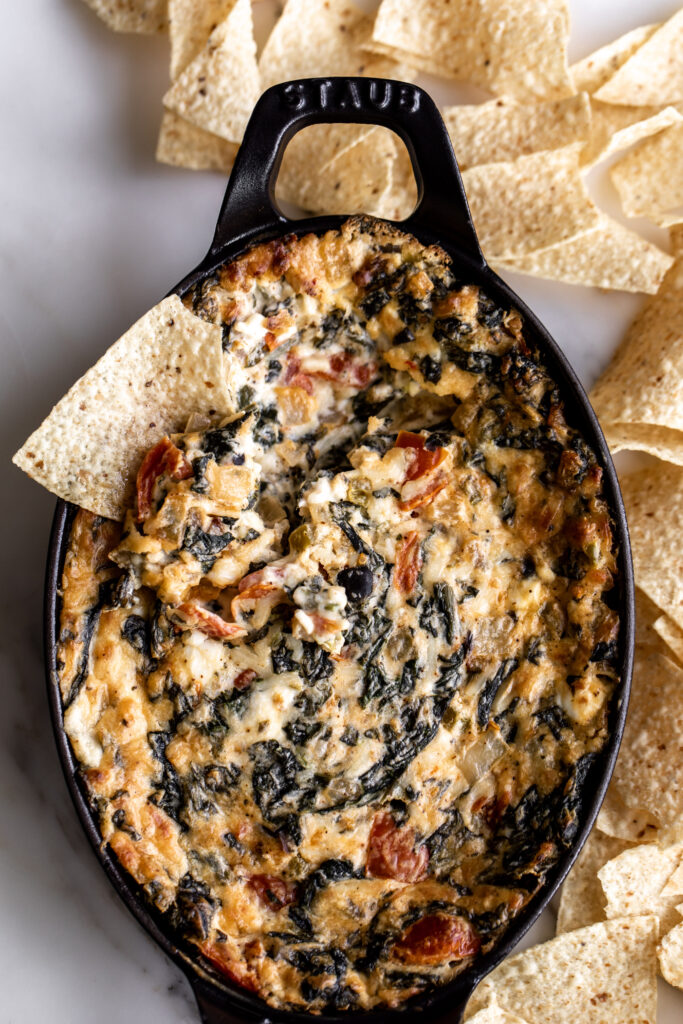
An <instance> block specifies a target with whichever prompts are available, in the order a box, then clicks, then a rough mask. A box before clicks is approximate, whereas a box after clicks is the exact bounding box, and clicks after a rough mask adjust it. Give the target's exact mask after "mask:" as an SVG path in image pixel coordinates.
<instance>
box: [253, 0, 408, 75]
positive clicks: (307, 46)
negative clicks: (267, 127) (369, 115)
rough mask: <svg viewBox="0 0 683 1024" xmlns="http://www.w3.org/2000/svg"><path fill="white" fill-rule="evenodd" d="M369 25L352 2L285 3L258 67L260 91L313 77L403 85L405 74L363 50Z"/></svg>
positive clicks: (370, 21)
mask: <svg viewBox="0 0 683 1024" xmlns="http://www.w3.org/2000/svg"><path fill="white" fill-rule="evenodd" d="M372 25H373V19H372V18H371V17H369V16H368V15H367V14H365V13H364V12H363V11H362V10H360V8H359V7H356V5H355V4H354V3H352V2H351V0H326V2H325V3H320V0H288V3H287V5H286V6H285V9H284V11H283V12H282V14H281V16H280V18H279V19H278V21H277V23H276V25H275V27H274V28H273V31H272V32H271V33H270V35H269V37H268V41H267V43H266V45H265V47H264V49H263V53H262V54H261V59H260V61H259V69H260V72H261V82H262V84H263V88H264V89H267V88H268V87H269V86H271V85H276V84H277V83H278V82H287V81H289V80H290V79H292V78H311V77H314V76H315V75H318V74H320V75H372V76H375V77H378V78H403V79H404V75H403V71H404V70H406V69H403V68H401V69H398V70H400V72H401V73H398V70H397V67H396V62H395V61H393V60H388V59H386V58H382V57H377V56H375V55H374V54H370V53H368V52H367V51H366V50H365V49H363V47H365V46H366V45H367V44H368V43H369V42H370V40H371V37H372ZM407 74H410V72H407ZM404 80H405V79H404Z"/></svg>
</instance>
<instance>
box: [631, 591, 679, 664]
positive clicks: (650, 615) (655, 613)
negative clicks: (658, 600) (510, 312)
mask: <svg viewBox="0 0 683 1024" xmlns="http://www.w3.org/2000/svg"><path fill="white" fill-rule="evenodd" d="M635 590H636V602H635V603H636V633H635V641H636V647H637V648H638V649H639V650H640V652H641V653H647V652H646V651H645V650H644V649H645V648H652V649H653V650H655V651H658V652H659V653H660V654H665V655H667V656H668V657H671V652H670V650H669V648H668V647H667V645H666V643H664V642H663V639H662V637H661V636H660V634H659V633H658V632H657V630H656V629H655V623H656V622H657V619H659V618H661V614H662V613H661V610H660V609H659V608H658V607H657V605H656V604H655V603H654V601H651V600H650V598H649V597H648V596H647V594H646V593H645V592H644V591H642V590H641V589H640V587H636V588H635Z"/></svg>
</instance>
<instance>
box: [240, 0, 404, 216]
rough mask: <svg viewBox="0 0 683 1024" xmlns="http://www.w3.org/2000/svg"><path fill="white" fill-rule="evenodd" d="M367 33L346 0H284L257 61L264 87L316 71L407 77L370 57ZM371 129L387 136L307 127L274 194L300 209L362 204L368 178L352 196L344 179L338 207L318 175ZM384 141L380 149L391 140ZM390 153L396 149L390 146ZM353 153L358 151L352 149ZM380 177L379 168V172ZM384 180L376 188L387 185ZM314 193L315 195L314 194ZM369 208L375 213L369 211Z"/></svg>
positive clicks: (366, 24) (350, 127)
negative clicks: (347, 198) (343, 199)
mask: <svg viewBox="0 0 683 1024" xmlns="http://www.w3.org/2000/svg"><path fill="white" fill-rule="evenodd" d="M371 35H372V18H370V17H368V15H366V14H365V13H364V12H363V11H361V10H360V9H359V8H358V7H356V6H355V5H354V4H353V3H350V2H348V0H328V2H327V3H325V4H321V3H319V0H289V3H288V4H287V6H286V7H285V9H284V11H283V13H282V15H281V16H280V18H279V19H278V21H277V23H276V24H275V27H274V28H273V30H272V32H271V33H270V35H269V37H268V41H267V42H266V45H265V47H264V50H263V53H262V54H261V58H260V61H259V71H260V75H261V83H262V86H263V88H264V89H266V88H268V87H269V86H271V85H275V84H277V83H278V82H286V81H289V80H290V79H293V78H310V77H311V76H315V75H373V76H378V77H387V78H401V79H403V80H405V79H406V77H408V78H409V77H410V75H411V73H410V71H409V70H408V69H407V68H405V67H399V66H398V65H397V64H396V63H395V62H394V61H392V60H388V59H386V58H378V57H375V56H372V55H369V54H368V53H367V52H366V51H365V50H364V49H363V46H364V45H365V44H366V43H368V42H369V40H370V37H371ZM373 131H374V133H375V134H374V135H373V136H372V138H373V139H375V140H379V138H380V135H384V136H386V138H391V137H392V136H391V134H390V133H389V132H387V130H386V129H383V128H379V129H378V128H377V127H376V126H373V125H354V124H332V125H326V124H321V125H312V126H310V127H309V128H305V129H304V130H303V131H301V132H299V133H298V134H297V135H296V136H295V137H294V138H293V139H292V141H291V142H290V143H289V145H288V147H287V150H286V152H285V155H284V159H283V161H282V168H281V170H280V174H279V177H278V185H277V194H278V196H280V197H281V198H282V199H286V200H289V201H290V202H294V203H298V204H299V205H300V206H303V207H304V208H305V209H311V210H317V209H320V210H326V211H327V212H332V208H331V206H330V202H333V205H335V212H340V213H347V212H350V210H351V208H353V209H354V210H359V209H363V210H364V211H365V212H370V211H369V210H368V208H367V182H365V183H364V185H363V186H362V189H363V191H362V195H361V193H360V192H359V194H358V195H357V196H354V195H353V183H352V182H350V181H349V182H346V183H344V187H345V191H346V194H347V195H351V205H350V206H348V205H347V207H346V208H345V209H338V210H337V207H338V205H339V204H338V203H337V204H334V199H335V196H334V194H332V195H331V197H330V195H329V190H328V189H327V187H326V185H325V184H324V183H322V182H321V181H320V178H321V177H322V176H323V175H325V174H327V169H328V167H329V166H330V164H331V163H332V161H333V160H335V159H336V157H338V156H340V155H341V154H342V153H343V152H344V151H346V150H349V149H351V147H352V146H355V145H356V143H360V142H362V141H363V139H365V138H366V137H367V136H368V135H370V133H371V132H373ZM386 138H385V140H384V141H383V147H384V148H385V149H386V148H389V146H390V143H389V142H388V141H386ZM394 151H395V150H394ZM356 153H357V154H358V153H359V151H358V150H357V151H356ZM379 173H380V174H381V175H383V174H384V171H381V172H379ZM386 187H387V184H386V182H383V184H382V185H381V190H383V189H386ZM316 196H317V198H315V197H316ZM373 212H374V211H373Z"/></svg>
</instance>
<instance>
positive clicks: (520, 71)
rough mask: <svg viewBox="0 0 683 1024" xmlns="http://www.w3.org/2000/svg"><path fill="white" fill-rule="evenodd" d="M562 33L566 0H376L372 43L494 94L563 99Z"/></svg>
mask: <svg viewBox="0 0 683 1024" xmlns="http://www.w3.org/2000/svg"><path fill="white" fill-rule="evenodd" d="M568 38H569V11H568V6H567V3H566V2H565V0H468V2H463V3H450V2H449V0H411V2H410V3H406V2H405V0H382V3H381V4H380V7H379V10H378V12H377V19H376V21H375V28H374V32H373V36H372V49H373V50H374V51H375V52H380V53H385V54H388V55H390V56H392V57H394V58H396V59H399V60H400V59H405V60H406V61H407V62H408V63H409V64H412V66H413V67H416V68H418V69H420V70H421V71H427V72H429V73H430V74H436V75H445V76H446V77H447V78H455V79H458V80H460V81H470V82H474V83H475V84H476V85H480V86H483V88H485V89H489V90H490V91H491V92H493V93H495V94H497V95H507V96H511V97H514V98H515V99H521V100H529V99H562V98H563V97H564V96H570V95H571V94H572V93H573V92H574V90H573V88H572V85H571V80H570V78H569V69H568V67H567V42H568Z"/></svg>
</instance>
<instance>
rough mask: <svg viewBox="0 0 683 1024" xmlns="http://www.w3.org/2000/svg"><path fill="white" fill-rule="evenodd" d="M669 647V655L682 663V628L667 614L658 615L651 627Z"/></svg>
mask: <svg viewBox="0 0 683 1024" xmlns="http://www.w3.org/2000/svg"><path fill="white" fill-rule="evenodd" d="M652 628H653V629H654V631H655V633H657V635H658V636H659V637H660V638H661V639H662V640H663V641H664V643H665V644H666V646H667V647H668V649H669V656H670V657H671V656H672V655H673V657H675V658H676V660H677V661H678V662H680V664H681V665H683V629H681V627H680V626H678V625H677V624H676V623H675V622H674V620H673V619H671V618H669V616H668V615H660V616H659V618H658V619H655V622H654V625H653V627H652Z"/></svg>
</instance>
